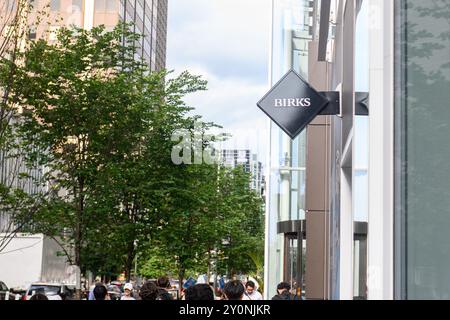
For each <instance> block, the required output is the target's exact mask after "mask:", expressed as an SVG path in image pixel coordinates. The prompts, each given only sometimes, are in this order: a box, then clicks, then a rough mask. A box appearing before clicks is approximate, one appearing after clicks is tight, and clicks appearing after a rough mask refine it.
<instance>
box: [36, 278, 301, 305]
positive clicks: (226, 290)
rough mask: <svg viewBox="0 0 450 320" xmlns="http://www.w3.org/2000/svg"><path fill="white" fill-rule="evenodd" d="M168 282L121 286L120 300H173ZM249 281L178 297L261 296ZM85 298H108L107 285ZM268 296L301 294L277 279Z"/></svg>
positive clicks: (197, 288)
mask: <svg viewBox="0 0 450 320" xmlns="http://www.w3.org/2000/svg"><path fill="white" fill-rule="evenodd" d="M170 288H171V286H170V281H169V278H167V277H160V278H159V279H157V280H156V281H147V282H145V283H144V284H143V285H142V286H141V287H140V288H139V289H138V290H135V289H134V287H133V285H132V284H131V283H126V284H125V285H124V286H123V294H122V295H121V297H120V300H174V296H173V295H172V294H171V293H170V292H169V290H170ZM257 289H258V288H257V286H256V284H255V282H253V281H247V282H246V283H245V284H243V283H242V282H241V281H240V280H231V281H229V282H227V283H226V284H225V285H224V287H223V288H222V289H218V290H214V288H213V287H212V286H211V285H210V284H206V283H200V284H193V285H191V286H189V287H187V288H183V290H182V291H181V296H180V299H181V300H188V301H194V300H196V301H207V300H246V301H258V300H263V296H262V294H261V293H260V292H259V291H258V290H257ZM30 300H48V298H47V297H46V295H45V294H43V293H35V294H34V295H33V296H32V297H31V299H30ZM87 300H97V301H102V300H112V299H111V296H110V293H109V292H108V289H107V287H106V286H105V285H104V284H103V283H101V282H98V283H96V284H95V286H94V287H93V288H92V289H91V290H90V291H89V293H88V297H87ZM272 300H301V297H299V296H297V295H296V294H292V293H291V286H290V284H289V283H287V282H281V283H280V284H279V285H278V286H277V292H276V295H275V296H273V297H272Z"/></svg>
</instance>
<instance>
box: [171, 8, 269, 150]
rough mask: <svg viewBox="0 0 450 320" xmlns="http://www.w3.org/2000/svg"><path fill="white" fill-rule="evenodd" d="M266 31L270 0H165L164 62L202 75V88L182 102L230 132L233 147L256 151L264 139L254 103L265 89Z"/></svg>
mask: <svg viewBox="0 0 450 320" xmlns="http://www.w3.org/2000/svg"><path fill="white" fill-rule="evenodd" d="M269 35H270V0H171V1H169V31H168V61H167V66H168V68H169V69H174V70H175V71H176V72H181V71H183V70H189V71H190V72H191V73H194V74H200V75H203V76H204V78H205V79H206V80H208V82H209V85H208V91H206V92H199V93H196V94H193V95H191V96H190V97H188V99H187V102H188V103H189V104H190V105H191V106H192V107H195V108H196V111H195V113H196V114H200V115H202V116H203V117H204V119H205V120H207V121H213V122H216V123H217V124H220V125H222V126H223V127H224V129H225V131H227V132H232V133H233V132H234V133H236V134H235V136H236V138H235V139H233V141H232V142H230V145H231V146H233V145H234V146H235V147H236V148H244V147H250V149H253V150H254V151H260V150H262V149H264V146H265V144H266V142H267V141H268V140H265V139H266V138H267V135H266V132H265V130H266V123H267V119H266V117H265V115H264V114H263V113H262V112H261V111H260V110H259V109H258V108H257V107H256V102H257V101H258V100H259V99H260V98H261V97H262V96H263V95H264V93H265V92H266V91H267V90H268V86H267V67H268V57H269V51H268V50H269V47H270V46H269V40H270V39H269ZM249 129H252V130H251V131H249ZM255 132H256V133H255ZM255 136H256V138H255ZM261 157H263V155H262V154H261Z"/></svg>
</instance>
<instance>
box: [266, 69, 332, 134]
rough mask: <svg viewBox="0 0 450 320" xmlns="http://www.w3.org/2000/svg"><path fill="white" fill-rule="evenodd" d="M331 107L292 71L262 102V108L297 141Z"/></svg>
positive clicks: (325, 99) (326, 100) (324, 98)
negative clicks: (313, 121)
mask: <svg viewBox="0 0 450 320" xmlns="http://www.w3.org/2000/svg"><path fill="white" fill-rule="evenodd" d="M328 103H329V101H328V99H327V98H326V97H324V96H323V95H322V94H320V93H319V92H317V91H316V90H315V89H314V88H313V87H311V86H310V85H309V84H308V82H306V81H305V80H304V79H303V78H302V77H301V76H300V75H299V74H298V73H297V72H295V71H294V70H291V71H289V72H288V73H287V74H286V75H285V76H284V77H283V78H282V79H281V80H280V81H279V82H278V83H277V84H276V85H275V86H273V88H272V89H271V90H270V91H269V92H268V93H267V94H266V95H265V96H264V98H262V99H261V101H259V102H258V107H259V108H260V109H261V110H262V111H264V112H265V113H266V114H267V115H268V116H269V118H270V119H272V120H273V122H275V123H276V124H277V125H278V126H279V127H280V128H281V129H283V131H284V132H286V134H287V135H288V136H289V137H291V139H295V137H297V136H298V135H299V134H300V132H302V131H303V129H305V128H306V126H307V125H308V124H309V123H310V122H311V121H312V120H314V118H315V117H316V116H317V115H319V114H320V113H321V112H322V110H323V109H324V108H325V107H326V105H327V104H328Z"/></svg>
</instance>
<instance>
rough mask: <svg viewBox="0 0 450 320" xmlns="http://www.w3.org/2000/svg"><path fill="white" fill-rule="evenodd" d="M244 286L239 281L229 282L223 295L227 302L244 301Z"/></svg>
mask: <svg viewBox="0 0 450 320" xmlns="http://www.w3.org/2000/svg"><path fill="white" fill-rule="evenodd" d="M244 291H245V288H244V285H243V284H242V282H240V281H239V280H233V281H230V282H227V284H226V285H225V288H223V294H224V299H225V300H242V298H243V296H244Z"/></svg>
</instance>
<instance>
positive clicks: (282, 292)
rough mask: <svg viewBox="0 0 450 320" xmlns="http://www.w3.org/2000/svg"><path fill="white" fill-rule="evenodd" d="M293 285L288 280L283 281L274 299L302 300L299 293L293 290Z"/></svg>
mask: <svg viewBox="0 0 450 320" xmlns="http://www.w3.org/2000/svg"><path fill="white" fill-rule="evenodd" d="M290 291H291V285H290V284H289V283H287V282H281V283H279V284H278V286H277V294H276V295H275V296H273V298H272V300H300V299H299V297H298V296H297V295H293V294H292V293H291V292H290Z"/></svg>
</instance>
